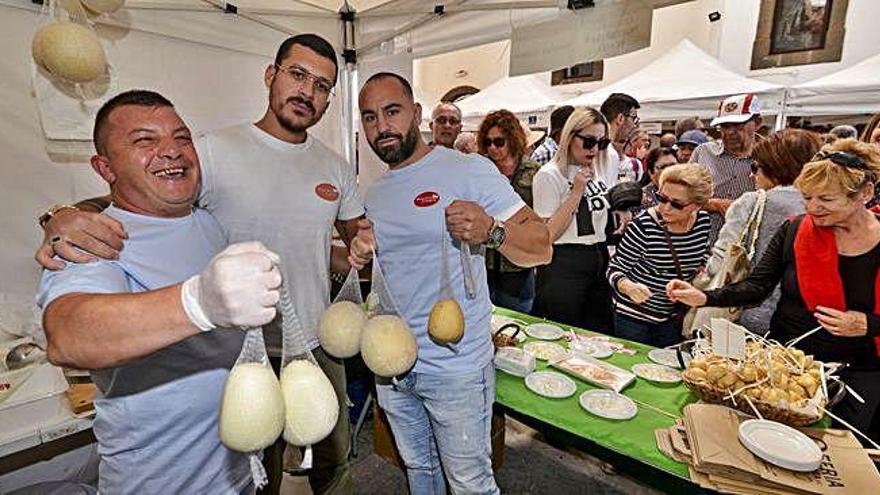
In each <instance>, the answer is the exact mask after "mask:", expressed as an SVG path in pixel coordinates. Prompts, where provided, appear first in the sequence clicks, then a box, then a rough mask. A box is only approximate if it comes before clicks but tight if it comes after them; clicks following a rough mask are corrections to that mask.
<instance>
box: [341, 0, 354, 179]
mask: <svg viewBox="0 0 880 495" xmlns="http://www.w3.org/2000/svg"><path fill="white" fill-rule="evenodd" d="M339 19H340V20H341V21H342V22H341V27H342V58H343V60H344V61H345V65H344V66H343V70H342V88H341V91H340V92H341V93H342V94H341V95H340V96H341V97H342V121H343V122H342V132H343V143H342V144H343V150H344V152H345V159H346V160H347V161H348V163H349V164H350V165H351V166H352V168H354V173H355V176H357V173H358V163H357V155H356V151H355V150H356V149H357V143H355V129H356V128H357V126H356V124H355V117H354V93H355V91H356V90H357V80H356V78H357V43H356V42H355V20H356V13H355V11H354V10H353V9H352V8H351V7H350V6H349V5H348V2H347V1H346V2H345V4H344V5H343V6H342V8H341V9H340V12H339Z"/></svg>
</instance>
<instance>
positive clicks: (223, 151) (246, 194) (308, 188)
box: [195, 123, 364, 355]
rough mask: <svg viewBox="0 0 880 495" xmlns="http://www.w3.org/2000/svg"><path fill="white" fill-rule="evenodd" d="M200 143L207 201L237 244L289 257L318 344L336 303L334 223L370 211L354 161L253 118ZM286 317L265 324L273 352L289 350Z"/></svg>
mask: <svg viewBox="0 0 880 495" xmlns="http://www.w3.org/2000/svg"><path fill="white" fill-rule="evenodd" d="M195 144H196V148H197V150H198V152H199V158H200V160H201V164H202V173H203V178H202V191H201V195H200V197H199V204H200V205H201V206H202V207H204V208H206V209H207V210H208V211H210V212H211V213H212V214H213V215H214V216H215V217H216V218H217V220H218V221H219V222H220V224H221V225H222V226H223V228H224V229H225V230H226V232H227V234H228V235H229V241H230V242H233V243H234V242H242V241H254V240H256V241H262V242H263V243H264V244H266V246H268V247H269V248H270V249H272V250H273V251H275V252H276V253H278V254H279V255H280V256H281V260H282V274H283V276H284V281H285V284H286V285H287V287H288V289H289V290H290V294H291V297H292V299H293V304H294V306H295V308H296V311H297V315H298V316H299V318H300V320H301V321H302V323H303V325H304V326H305V330H306V335H307V337H308V347H309V348H310V349H314V348H315V347H317V346H318V334H317V326H318V320H319V319H320V317H321V313H322V312H323V311H324V309H325V308H326V307H327V305H328V304H329V302H330V301H329V299H330V278H329V273H330V240H331V236H332V232H333V224H334V222H335V221H336V220H337V219H338V220H350V219H353V218H357V217H358V216H360V215H362V214H363V213H364V206H363V199H362V198H361V195H360V192H359V191H358V186H357V179H356V178H355V175H354V171H353V169H352V167H351V165H349V164H348V163H346V162H345V161H344V160H343V159H342V158H341V157H340V156H339V155H337V154H336V153H335V152H333V151H332V150H330V149H329V148H327V147H326V146H324V144H322V143H321V142H320V141H318V140H317V139H315V138H313V137H311V136H308V137H307V138H306V140H305V142H303V143H302V144H291V143H288V142H286V141H281V140H279V139H277V138H275V137H273V136H271V135H269V134H267V133H266V132H264V131H262V130H261V129H259V128H258V127H256V126H255V125H253V124H249V123H248V124H243V125H239V126H235V127H230V128H226V129H221V130H218V131H215V132H211V133H208V134H206V135H204V136H201V137H199V138H197V139H196V142H195ZM279 320H280V317H279V318H277V319H276V321H275V322H273V323H272V324H270V325H267V326H266V327H264V331H265V336H266V346H267V347H268V349H269V353H270V354H271V355H279V354H280V350H281V332H280V325H279ZM301 351H302V350H301V349H297V350H295V351H294V352H301Z"/></svg>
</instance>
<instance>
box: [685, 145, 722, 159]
mask: <svg viewBox="0 0 880 495" xmlns="http://www.w3.org/2000/svg"><path fill="white" fill-rule="evenodd" d="M723 152H724V146H723V145H722V144H721V142H720V141H709V142H706V143H703V144H701V145H699V146H697V147H696V149H694V154H693V156H695V157H701V158H708V157H717V156H720V155H721V154H722V153H723ZM692 161H694V160H692Z"/></svg>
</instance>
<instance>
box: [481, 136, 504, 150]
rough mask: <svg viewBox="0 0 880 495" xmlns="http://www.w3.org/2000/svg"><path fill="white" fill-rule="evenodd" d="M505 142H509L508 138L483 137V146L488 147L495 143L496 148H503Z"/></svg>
mask: <svg viewBox="0 0 880 495" xmlns="http://www.w3.org/2000/svg"><path fill="white" fill-rule="evenodd" d="M505 144H507V139H505V138H503V137H497V138H485V139H483V146H484V147H486V148H488V147H490V146H492V145H495V147H496V148H503V147H504V145H505Z"/></svg>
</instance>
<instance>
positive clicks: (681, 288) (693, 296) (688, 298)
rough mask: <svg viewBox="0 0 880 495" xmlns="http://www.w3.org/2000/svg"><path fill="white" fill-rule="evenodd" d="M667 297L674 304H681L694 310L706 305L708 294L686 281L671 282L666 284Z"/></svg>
mask: <svg viewBox="0 0 880 495" xmlns="http://www.w3.org/2000/svg"><path fill="white" fill-rule="evenodd" d="M666 297H668V298H669V300H670V301H672V302H681V303H684V304H687V305H688V306H690V307H692V308H698V307H700V306H704V305H705V304H706V294H704V293H703V291H701V290H700V289H697V288H696V287H694V286H693V285H691V284H689V283H687V282H685V281H684V280H678V279H674V280H670V281H669V283H668V284H666Z"/></svg>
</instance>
